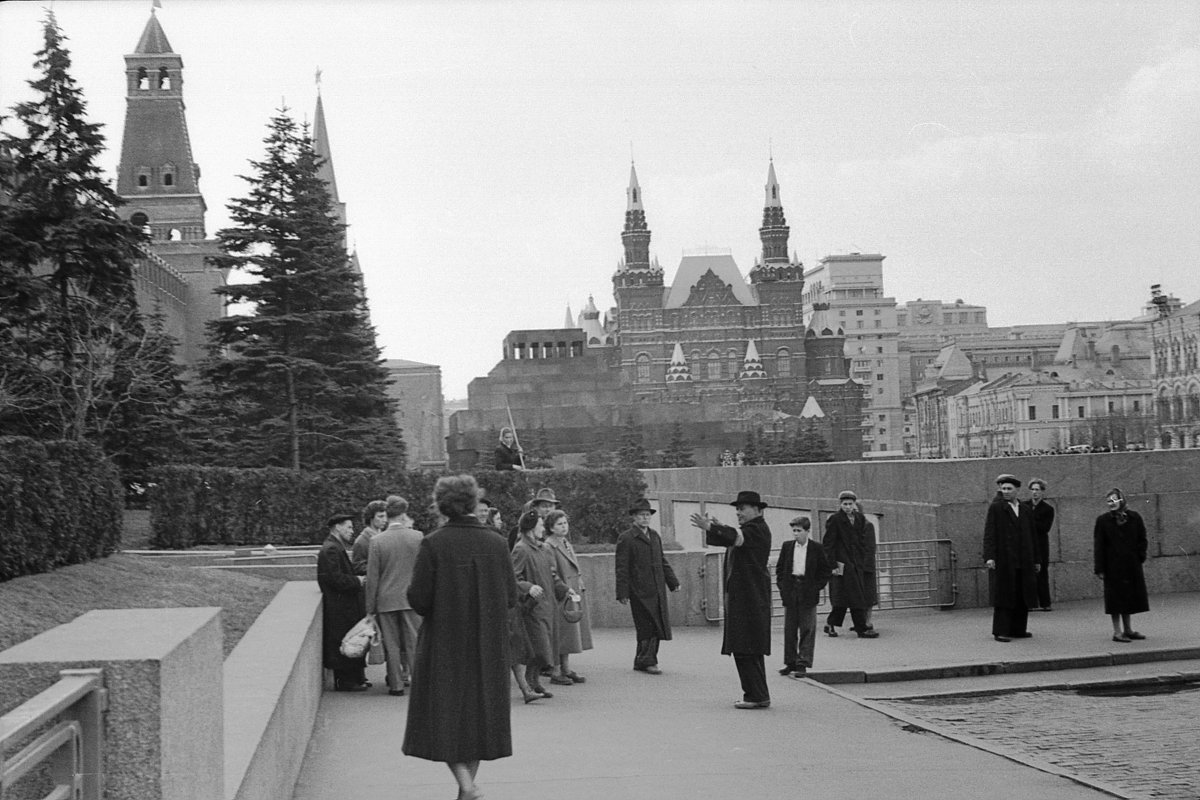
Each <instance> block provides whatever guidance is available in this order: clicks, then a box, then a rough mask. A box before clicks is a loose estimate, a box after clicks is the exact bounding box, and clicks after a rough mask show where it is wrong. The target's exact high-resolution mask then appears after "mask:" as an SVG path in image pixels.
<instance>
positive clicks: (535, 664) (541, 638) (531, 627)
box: [488, 489, 592, 703]
mask: <svg viewBox="0 0 1200 800" xmlns="http://www.w3.org/2000/svg"><path fill="white" fill-rule="evenodd" d="M561 505H562V504H561V503H559V501H558V499H557V498H556V497H555V496H554V491H553V490H552V489H541V490H539V491H538V493H537V495H536V496H535V497H534V499H533V500H531V501H529V502H528V503H526V505H525V509H524V510H523V511H522V513H521V517H520V519H519V520H518V522H517V526H516V528H514V529H513V532H512V534H511V535H510V537H509V546H510V549H511V559H512V568H513V572H514V575H515V577H516V581H517V587H518V589H519V592H520V603H519V604H518V605H517V607H516V609H515V610H514V611H513V612H512V613H510V615H509V620H508V631H509V644H510V648H509V649H510V666H511V668H512V673H513V678H514V679H515V680H516V682H517V686H518V687H519V688H520V690H521V695H522V697H523V698H524V700H525V702H526V703H532V702H533V701H535V700H542V699H549V698H552V697H553V696H554V695H553V694H552V693H551V692H550V691H548V690H547V689H546V688H545V687H544V686H543V685H542V682H541V679H542V677H543V676H546V675H548V676H549V680H550V683H551V684H554V685H556V686H572V685H574V684H577V683H584V682H585V681H586V678H584V677H583V676H582V675H580V674H579V673H577V672H575V670H573V669H572V668H571V662H570V659H571V656H572V655H574V654H576V653H582V652H583V651H585V650H591V649H592V628H591V620H590V614H589V611H588V606H587V595H586V587H585V586H584V581H583V574H582V572H581V570H580V568H579V559H578V557H577V556H576V554H575V549H574V547H573V546H572V545H571V540H570V538H569V533H570V520H569V518H568V517H567V514H566V512H565V511H563V510H562V508H561ZM488 516H489V522H490V524H492V525H493V526H494V527H495V528H496V529H497V530H500V525H501V523H500V517H499V513H498V511H496V510H495V509H492V510H491V511H490V512H489V515H488ZM564 601H565V602H564Z"/></svg>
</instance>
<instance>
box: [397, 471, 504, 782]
mask: <svg viewBox="0 0 1200 800" xmlns="http://www.w3.org/2000/svg"><path fill="white" fill-rule="evenodd" d="M434 498H435V499H436V501H437V506H438V511H439V512H440V513H441V514H442V515H444V516H445V517H446V518H447V520H448V521H447V522H446V524H445V525H443V526H442V527H440V528H438V529H437V530H435V531H434V532H433V533H431V534H429V535H428V536H426V537H425V538H424V539H422V540H421V544H420V547H419V549H418V551H417V562H416V565H415V566H414V567H413V573H412V580H411V582H410V583H409V587H408V602H409V604H410V605H411V606H412V608H413V610H414V611H416V612H417V613H418V614H420V615H421V617H422V618H423V621H422V624H421V631H420V633H419V634H418V638H417V660H416V663H415V664H414V665H413V676H412V694H411V699H410V700H409V703H408V724H407V726H406V727H405V730H404V742H403V744H402V746H401V749H402V751H403V752H404V754H405V755H409V756H415V757H417V758H424V759H427V760H430V761H444V762H446V763H447V764H448V765H449V767H450V771H451V772H452V773H453V774H454V778H455V780H456V781H457V782H458V787H459V794H458V796H459V797H460V798H466V797H472V798H473V797H478V796H480V795H479V790H478V788H477V787H476V786H475V775H476V772H477V771H478V769H479V762H480V761H489V760H492V759H497V758H504V757H506V756H510V755H512V728H511V722H510V715H509V707H510V701H509V678H508V673H509V666H508V655H509V653H508V610H509V609H510V608H512V607H513V606H515V605H516V603H517V581H516V577H515V576H514V575H513V569H512V563H511V561H510V560H509V553H508V548H507V546H506V544H505V541H504V537H503V536H501V535H500V534H499V533H497V532H496V530H495V529H494V528H491V527H488V526H487V525H485V524H484V523H482V522H480V521H479V519H478V518H476V517H475V516H473V514H474V512H475V509H476V507H477V506H478V500H479V487H478V485H477V484H476V483H475V479H474V478H472V477H471V476H470V475H454V476H451V475H448V476H445V477H442V478H439V479H438V482H437V484H436V486H435V487H434Z"/></svg>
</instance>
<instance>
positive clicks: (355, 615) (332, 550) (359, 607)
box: [317, 514, 370, 692]
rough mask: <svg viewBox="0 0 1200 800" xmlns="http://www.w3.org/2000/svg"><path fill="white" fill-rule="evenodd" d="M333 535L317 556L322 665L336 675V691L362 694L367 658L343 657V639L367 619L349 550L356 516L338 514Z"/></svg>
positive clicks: (331, 521) (329, 524)
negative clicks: (362, 620)
mask: <svg viewBox="0 0 1200 800" xmlns="http://www.w3.org/2000/svg"><path fill="white" fill-rule="evenodd" d="M325 528H326V530H327V531H328V532H329V535H328V537H326V539H325V542H324V543H323V544H322V545H321V551H320V552H319V553H317V585H318V586H319V587H320V589H321V597H322V601H323V602H322V604H321V622H322V638H321V652H322V663H323V665H324V666H325V668H326V669H329V670H332V671H333V688H334V689H335V690H336V691H339V692H362V691H366V689H367V688H368V687H369V686H370V684H369V683H367V676H366V664H367V659H366V656H362V657H360V658H347V657H346V656H344V655H342V653H341V644H342V637H343V636H345V635H346V633H347V632H348V631H349V630H350V629H351V628H353V627H354V626H355V625H356V624H358V621H359V620H361V619H362V618H363V617H364V616H366V613H367V612H366V605H365V603H364V602H363V588H362V584H363V579H362V578H361V577H360V576H358V575H355V574H354V568H353V567H352V566H351V565H350V556H349V554H348V549H349V547H350V543H351V541H353V539H354V515H353V514H334V515H333V516H332V517H330V518H329V519H328V520H327V521H326V522H325Z"/></svg>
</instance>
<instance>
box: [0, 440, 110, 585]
mask: <svg viewBox="0 0 1200 800" xmlns="http://www.w3.org/2000/svg"><path fill="white" fill-rule="evenodd" d="M123 515H124V489H123V488H122V485H121V478H120V474H119V473H118V471H117V468H116V467H115V466H113V465H112V464H111V463H109V462H108V461H107V460H105V458H104V454H103V452H102V451H101V450H100V449H99V448H98V447H95V446H94V445H91V444H87V443H84V442H42V441H38V440H35V439H28V438H25V437H19V436H6V437H0V581H5V580H9V579H11V578H16V577H18V576H20V575H34V574H37V573H40V572H49V571H50V570H53V569H56V568H57V567H62V566H66V565H67V564H79V563H82V562H84V561H90V560H92V559H94V558H102V557H104V556H107V555H108V554H110V553H112V552H113V551H114V550H116V549H117V547H118V546H119V545H120V543H121V525H122V522H123Z"/></svg>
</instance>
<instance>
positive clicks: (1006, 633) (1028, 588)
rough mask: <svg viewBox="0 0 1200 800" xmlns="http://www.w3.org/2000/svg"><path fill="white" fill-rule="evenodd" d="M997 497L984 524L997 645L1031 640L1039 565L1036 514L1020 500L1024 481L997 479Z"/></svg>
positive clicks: (1006, 475) (1009, 477) (1005, 477)
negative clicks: (1036, 544) (1030, 613)
mask: <svg viewBox="0 0 1200 800" xmlns="http://www.w3.org/2000/svg"><path fill="white" fill-rule="evenodd" d="M996 486H997V487H998V488H999V491H998V493H997V496H996V498H995V499H993V500H992V502H991V505H989V506H988V510H987V518H986V520H985V521H984V525H983V563H984V566H985V567H987V569H988V590H989V593H990V595H991V602H992V637H993V638H995V640H996V641H997V642H1011V641H1012V640H1013V639H1028V638H1029V637H1030V636H1032V635H1033V634H1032V633H1030V632H1029V631H1028V630H1027V628H1028V626H1029V609H1030V608H1032V607H1035V606H1036V605H1037V602H1038V597H1037V572H1038V563H1037V558H1036V554H1035V550H1034V542H1033V512H1032V511H1030V510H1029V507H1028V506H1026V505H1024V504H1022V503H1021V502H1020V501H1018V500H1017V489H1019V488H1021V481H1020V480H1018V479H1017V478H1016V477H1015V476H1013V475H1008V474H1005V475H1001V476H999V477H998V478H996Z"/></svg>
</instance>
